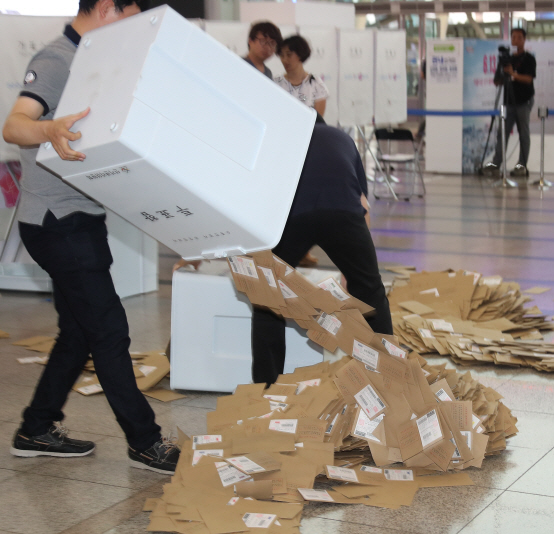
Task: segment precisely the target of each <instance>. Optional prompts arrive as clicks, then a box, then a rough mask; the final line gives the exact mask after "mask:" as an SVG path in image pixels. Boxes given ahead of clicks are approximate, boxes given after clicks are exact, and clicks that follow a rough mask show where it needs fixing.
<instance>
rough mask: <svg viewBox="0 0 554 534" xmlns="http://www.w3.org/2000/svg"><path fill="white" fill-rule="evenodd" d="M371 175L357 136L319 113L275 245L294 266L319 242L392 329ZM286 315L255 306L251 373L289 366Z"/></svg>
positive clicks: (378, 327)
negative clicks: (372, 226) (373, 218)
mask: <svg viewBox="0 0 554 534" xmlns="http://www.w3.org/2000/svg"><path fill="white" fill-rule="evenodd" d="M368 210H369V205H368V203H367V179H366V175H365V171H364V168H363V165H362V160H361V159H360V155H359V153H358V150H357V148H356V145H355V144H354V141H352V139H351V138H350V137H349V136H348V135H347V134H345V133H344V132H342V131H341V130H338V129H337V128H333V127H332V126H327V125H326V124H325V121H324V120H323V118H322V117H321V116H320V115H318V117H317V122H316V125H315V127H314V131H313V134H312V140H311V142H310V147H309V149H308V154H307V156H306V161H305V162H304V168H303V170H302V174H301V176H300V182H299V184H298V189H297V190H296V195H295V197H294V201H293V203H292V207H291V211H290V214H289V218H288V219H287V223H286V225H285V229H284V231H283V236H282V237H281V240H280V241H279V244H278V245H277V246H276V247H275V248H274V249H273V252H274V253H275V255H277V256H278V257H279V258H281V259H283V260H284V261H286V262H287V263H288V264H290V265H291V266H292V267H296V266H297V265H298V262H299V261H300V260H301V259H302V258H303V257H304V255H305V254H306V252H308V250H310V248H312V247H313V246H314V245H319V246H320V247H321V248H322V249H323V250H324V251H325V252H326V253H327V255H328V256H329V258H331V261H332V262H333V263H334V264H335V265H336V266H337V267H338V268H339V269H340V271H341V272H342V273H343V274H344V276H345V277H346V280H347V283H348V292H349V293H350V294H351V295H352V296H353V297H356V298H358V299H360V300H361V301H363V302H365V303H366V304H369V305H370V306H372V307H373V308H375V311H376V314H375V315H374V316H373V317H369V318H367V322H368V324H369V326H370V327H371V328H372V329H373V330H374V331H375V332H379V333H381V334H392V320H391V316H390V309H389V301H388V299H387V296H386V292H385V287H384V286H383V282H382V280H381V275H380V274H379V266H378V265H377V256H376V254H375V247H374V245H373V240H372V239H371V234H370V232H369V211H368ZM285 352H286V347H285V320H284V319H283V318H282V317H279V316H277V315H275V314H274V313H273V312H272V311H270V310H268V309H264V308H261V307H257V306H255V307H254V312H253V314H252V379H253V380H254V382H257V383H259V382H266V383H267V384H272V383H273V382H275V381H276V380H277V377H278V376H279V375H280V374H282V373H283V370H284V367H285Z"/></svg>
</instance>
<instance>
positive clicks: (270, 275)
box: [258, 267, 277, 288]
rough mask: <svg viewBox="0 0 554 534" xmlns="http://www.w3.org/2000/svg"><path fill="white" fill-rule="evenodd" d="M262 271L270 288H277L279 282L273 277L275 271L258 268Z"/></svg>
mask: <svg viewBox="0 0 554 534" xmlns="http://www.w3.org/2000/svg"><path fill="white" fill-rule="evenodd" d="M258 269H260V271H262V273H263V275H264V276H265V279H266V280H267V283H268V284H269V285H270V287H275V288H276V287H277V282H275V277H274V276H273V271H272V270H271V269H268V268H267V267H258Z"/></svg>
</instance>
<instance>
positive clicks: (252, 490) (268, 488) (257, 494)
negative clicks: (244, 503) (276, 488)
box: [235, 480, 273, 500]
mask: <svg viewBox="0 0 554 534" xmlns="http://www.w3.org/2000/svg"><path fill="white" fill-rule="evenodd" d="M235 490H236V493H237V495H238V496H239V497H245V498H246V497H251V498H253V499H264V500H269V499H271V498H272V497H273V483H272V481H271V480H244V481H243V482H239V483H237V484H235Z"/></svg>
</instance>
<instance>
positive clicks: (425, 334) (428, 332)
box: [418, 328, 435, 339]
mask: <svg viewBox="0 0 554 534" xmlns="http://www.w3.org/2000/svg"><path fill="white" fill-rule="evenodd" d="M418 330H419V335H420V336H421V337H422V338H427V339H435V336H434V335H433V334H432V333H431V330H428V329H427V328H418Z"/></svg>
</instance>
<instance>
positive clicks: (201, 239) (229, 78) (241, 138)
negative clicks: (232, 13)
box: [37, 6, 315, 259]
mask: <svg viewBox="0 0 554 534" xmlns="http://www.w3.org/2000/svg"><path fill="white" fill-rule="evenodd" d="M247 37H248V36H247V35H245V36H244V39H245V40H246V39H247ZM87 107H90V108H91V111H90V113H89V115H88V116H86V117H85V118H83V119H82V120H80V121H78V122H77V123H76V124H75V126H74V127H73V128H72V130H74V131H80V132H81V133H82V137H81V139H79V140H78V141H75V142H72V143H71V146H72V148H73V149H74V150H77V151H80V152H83V153H84V154H85V155H86V159H85V160H84V161H83V162H78V161H77V162H76V161H63V160H62V159H61V158H59V156H58V155H57V154H56V152H55V150H54V148H53V147H52V146H50V145H49V144H48V143H46V144H44V145H42V146H41V148H40V151H39V155H38V158H37V160H38V162H39V163H40V164H41V165H43V166H44V167H46V168H47V169H49V170H50V171H52V172H54V173H55V174H57V175H59V176H60V177H61V178H63V180H65V181H67V182H68V183H69V184H71V185H72V186H73V187H75V188H77V189H79V190H80V191H82V192H83V193H85V194H86V195H88V196H90V197H91V198H93V199H95V200H96V201H98V202H100V203H101V204H103V205H105V206H106V207H108V208H110V209H111V210H113V211H114V212H115V213H117V214H118V215H120V216H121V217H123V218H125V219H126V220H128V221H129V222H131V223H132V224H134V225H136V226H137V227H138V228H140V229H141V230H143V231H144V232H146V233H147V234H149V235H151V236H152V237H154V238H156V239H157V240H158V241H160V242H162V243H164V244H165V245H166V246H168V247H170V248H171V249H173V250H174V251H176V252H177V253H178V254H180V255H181V256H183V257H185V258H187V259H194V258H217V257H225V256H231V255H236V254H243V253H245V252H253V251H257V250H264V249H268V248H272V247H274V246H275V245H276V244H277V243H278V241H279V239H280V237H281V234H282V231H283V228H284V225H285V222H286V219H287V216H288V213H289V211H290V206H291V204H292V200H293V198H294V194H295V192H296V187H297V185H298V180H299V177H300V173H301V171H302V166H303V163H304V158H305V156H306V152H307V149H308V145H309V142H310V138H311V132H312V130H313V124H314V122H315V112H314V110H312V109H309V108H308V107H307V106H305V105H304V104H303V103H301V102H299V101H298V100H296V99H295V98H293V97H291V96H290V95H289V94H288V93H287V92H286V91H283V90H282V89H281V88H280V87H278V86H277V85H276V84H274V83H273V82H272V81H271V80H270V79H269V78H267V77H266V76H264V75H263V74H262V73H261V72H259V71H258V70H257V69H255V68H254V67H252V66H251V65H249V64H248V63H246V62H245V61H244V60H243V59H242V58H240V57H238V56H236V55H235V54H233V53H232V52H230V51H229V50H228V49H227V48H226V47H225V46H223V45H222V44H220V43H218V42H217V41H216V40H215V39H213V38H212V37H210V36H209V35H208V34H206V33H204V32H203V31H202V30H201V29H200V28H198V27H197V26H196V25H194V24H192V23H190V22H188V21H187V20H186V19H185V18H183V17H181V16H180V15H179V14H178V13H176V12H175V11H173V10H172V9H171V8H169V7H167V6H162V7H160V8H156V9H152V10H150V11H146V12H144V13H141V14H139V15H135V16H132V17H129V18H127V19H124V20H122V21H119V22H116V23H113V24H109V25H107V26H104V27H102V28H99V29H96V30H93V31H91V32H89V33H86V34H85V35H83V37H82V40H81V43H80V45H79V48H78V50H77V52H76V55H75V58H74V61H73V63H72V65H71V74H70V76H69V80H68V82H67V85H66V87H65V90H64V92H63V95H62V98H61V101H60V103H59V106H58V108H57V111H56V117H62V116H65V115H70V114H73V113H77V112H80V111H82V110H84V109H86V108H87Z"/></svg>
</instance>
